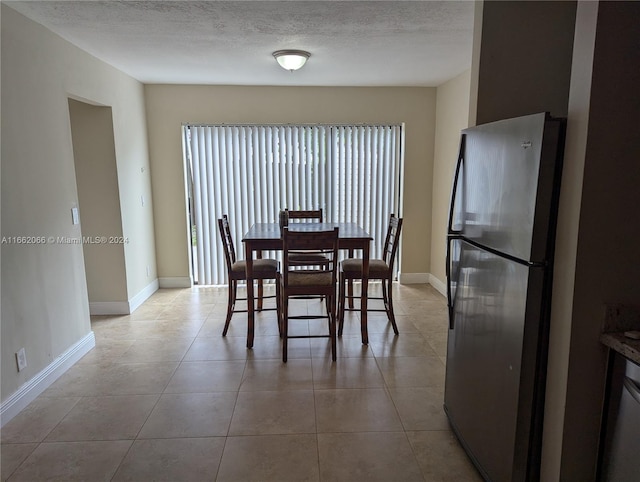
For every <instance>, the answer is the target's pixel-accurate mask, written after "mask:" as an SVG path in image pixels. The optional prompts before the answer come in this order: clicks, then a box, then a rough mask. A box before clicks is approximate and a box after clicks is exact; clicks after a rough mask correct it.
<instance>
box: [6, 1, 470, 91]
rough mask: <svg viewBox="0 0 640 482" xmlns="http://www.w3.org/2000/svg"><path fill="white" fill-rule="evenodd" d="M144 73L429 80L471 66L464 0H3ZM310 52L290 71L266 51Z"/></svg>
mask: <svg viewBox="0 0 640 482" xmlns="http://www.w3.org/2000/svg"><path fill="white" fill-rule="evenodd" d="M3 3H5V4H6V5H8V6H10V7H11V8H13V9H15V10H17V11H18V12H20V13H22V14H23V15H25V16H27V17H29V18H31V19H32V20H34V21H36V22H38V23H40V24H42V25H44V26H45V27H47V28H48V29H49V30H51V31H53V32H55V33H56V34H58V35H60V36H61V37H63V38H64V39H66V40H68V41H69V42H71V43H73V44H75V45H77V46H78V47H80V48H81V49H83V50H85V51H87V52H89V53H91V54H92V55H94V56H95V57H98V58H99V59H102V60H104V61H105V62H107V63H109V64H111V65H113V66H114V67H116V68H118V69H120V70H122V71H124V72H126V73H127V74H129V75H131V76H132V77H134V78H136V79H138V80H140V81H141V82H144V83H172V84H175V83H179V84H237V85H326V86H336V85H341V86H389V85H396V86H436V85H439V84H441V83H442V82H444V81H446V80H449V79H451V78H453V77H455V76H456V75H458V74H459V73H461V72H463V71H464V70H465V69H468V68H469V67H470V66H471V46H472V33H473V32H472V30H473V2H470V1H444V2H434V1H395V2H389V1H311V0H307V1H235V2H228V1H161V0H157V1H130V0H127V1H23V2H14V1H5V2H3ZM292 48H293V49H302V50H307V51H309V52H311V58H310V59H309V61H308V62H307V65H306V66H305V67H303V68H302V69H301V70H299V71H297V72H293V73H291V72H287V71H285V70H283V69H281V68H280V67H279V66H278V65H277V63H276V62H275V60H274V59H273V57H272V55H271V54H272V52H273V51H275V50H280V49H292Z"/></svg>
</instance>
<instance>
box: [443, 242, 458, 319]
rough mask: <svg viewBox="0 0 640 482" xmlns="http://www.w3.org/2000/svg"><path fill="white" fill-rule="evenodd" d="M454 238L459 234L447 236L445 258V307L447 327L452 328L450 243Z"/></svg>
mask: <svg viewBox="0 0 640 482" xmlns="http://www.w3.org/2000/svg"><path fill="white" fill-rule="evenodd" d="M455 239H460V237H459V236H455V235H449V236H447V258H446V273H447V308H448V310H449V329H450V330H453V324H454V323H453V314H454V312H453V301H454V300H453V294H452V293H451V276H452V274H453V273H451V243H453V241H454V240H455Z"/></svg>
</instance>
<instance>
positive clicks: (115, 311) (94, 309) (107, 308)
mask: <svg viewBox="0 0 640 482" xmlns="http://www.w3.org/2000/svg"><path fill="white" fill-rule="evenodd" d="M156 291H158V280H157V279H156V280H153V281H152V282H151V283H149V284H148V285H147V286H145V287H144V288H142V290H141V291H140V292H139V293H138V294H137V295H135V296H134V297H133V298H131V299H130V300H129V301H91V302H89V313H90V314H92V315H129V314H131V313H133V312H134V311H135V310H136V308H138V307H139V306H140V305H141V304H142V303H144V302H145V301H146V300H147V298H149V296H151V295H152V294H153V293H155V292H156Z"/></svg>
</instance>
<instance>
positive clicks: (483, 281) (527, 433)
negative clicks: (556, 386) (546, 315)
mask: <svg viewBox="0 0 640 482" xmlns="http://www.w3.org/2000/svg"><path fill="white" fill-rule="evenodd" d="M451 244H452V246H451V252H452V253H456V256H452V263H455V269H453V266H452V267H450V271H451V272H452V273H454V272H455V273H457V279H453V280H452V282H453V284H454V286H455V295H454V296H453V297H452V309H451V315H452V316H453V319H452V320H450V324H451V325H452V326H453V328H452V329H449V333H448V347H447V370H446V384H445V410H446V412H447V415H448V417H449V420H450V421H451V424H452V426H453V428H454V430H455V432H456V434H457V435H458V436H459V438H460V440H461V442H462V444H463V446H464V447H465V449H466V450H467V452H468V453H469V455H470V456H471V458H472V460H474V462H475V463H476V465H477V466H478V468H479V469H480V470H481V472H483V475H485V477H487V476H488V478H489V479H490V480H492V481H495V482H499V481H512V480H525V479H526V477H527V475H526V473H527V471H528V470H529V467H528V460H529V458H530V455H531V449H532V447H531V446H530V443H531V426H532V423H534V422H533V418H532V417H533V409H534V407H533V404H534V398H535V397H534V395H533V394H534V391H535V384H536V375H535V370H536V366H537V348H536V347H537V345H538V337H537V335H538V332H539V330H538V326H537V320H539V318H540V317H539V315H540V313H539V312H537V311H536V308H535V305H536V304H538V307H539V304H540V303H539V301H540V300H539V299H538V300H536V299H532V297H533V298H537V297H538V294H532V293H533V292H535V291H537V290H535V289H534V290H532V289H531V288H532V287H531V286H530V284H531V283H532V282H533V283H535V284H536V285H537V284H539V283H540V282H541V280H542V278H541V277H540V276H539V274H540V273H539V272H540V271H541V270H540V269H539V268H529V267H527V266H525V265H522V264H519V263H516V262H514V261H510V260H508V259H505V258H503V257H500V256H495V255H493V254H491V253H489V252H487V251H484V250H481V249H478V248H476V247H474V246H473V245H470V244H468V243H466V242H464V241H463V240H460V239H454V240H452V241H451ZM456 257H457V258H458V259H455V258H456ZM528 303H530V304H531V305H532V306H529V309H528V310H527V304H528ZM536 316H537V317H538V318H537V320H536ZM543 382H544V381H543V380H542V383H543Z"/></svg>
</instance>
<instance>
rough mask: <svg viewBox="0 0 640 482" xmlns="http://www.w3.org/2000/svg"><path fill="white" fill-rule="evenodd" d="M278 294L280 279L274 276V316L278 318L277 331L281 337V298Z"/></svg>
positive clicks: (279, 293)
mask: <svg viewBox="0 0 640 482" xmlns="http://www.w3.org/2000/svg"><path fill="white" fill-rule="evenodd" d="M280 296H281V292H280V279H279V278H276V318H277V319H278V333H279V334H280V338H282V300H281V299H280Z"/></svg>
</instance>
